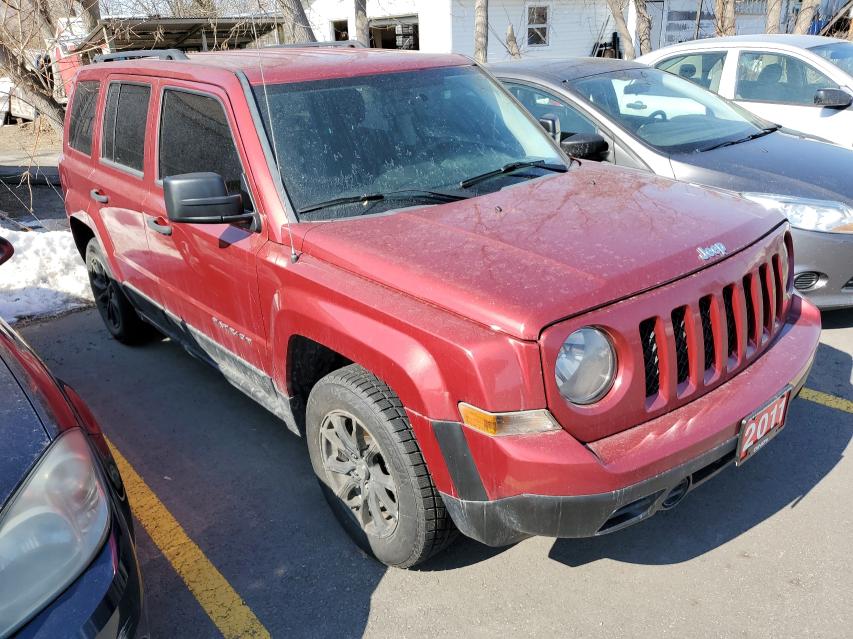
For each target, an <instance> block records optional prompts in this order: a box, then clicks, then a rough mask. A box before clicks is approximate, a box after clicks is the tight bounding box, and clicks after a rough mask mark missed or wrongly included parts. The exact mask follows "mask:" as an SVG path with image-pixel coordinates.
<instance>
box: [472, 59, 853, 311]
mask: <svg viewBox="0 0 853 639" xmlns="http://www.w3.org/2000/svg"><path fill="white" fill-rule="evenodd" d="M489 69H490V71H491V72H492V73H494V74H495V75H496V76H497V77H498V78H499V79H500V80H501V81H502V82H503V83H504V84H505V85H506V86H507V88H508V89H509V90H510V91H511V92H512V93H513V95H515V97H516V98H518V100H519V101H520V102H521V103H522V104H524V106H525V107H527V109H528V110H529V111H531V112H532V113H533V115H534V116H536V117H537V118H539V120H540V122H542V123H543V126H545V127H546V129H549V130H550V131H551V132H552V133H553V135H554V136H555V137H556V138H558V139H559V140H560V142H561V145H562V147H563V149H564V150H565V151H566V152H567V153H568V154H569V155H572V156H574V157H578V158H581V159H589V160H599V161H605V162H611V163H613V164H617V165H620V166H626V167H633V168H636V169H641V170H646V171H652V172H653V173H656V174H657V175H661V176H666V177H671V178H675V179H677V180H683V181H685V182H692V183H695V184H702V185H706V186H712V187H718V188H723V189H727V190H731V191H736V192H738V193H741V194H743V195H744V197H747V198H748V199H750V200H753V201H755V202H757V203H759V204H761V205H763V206H765V207H767V208H772V209H775V210H778V211H780V212H781V213H783V214H785V215H786V216H787V217H788V219H789V220H790V222H791V225H792V227H794V242H795V254H796V267H795V286H796V287H797V289H798V290H800V291H801V292H802V293H804V294H806V295H808V297H809V298H810V299H811V300H812V301H813V302H815V303H816V304H817V305H818V306H820V307H821V308H823V309H828V308H839V307H846V306H853V151H850V150H847V149H844V148H842V147H839V146H835V145H833V144H829V143H827V142H823V141H820V140H817V139H814V138H808V137H806V136H803V135H802V134H799V133H796V132H793V131H788V130H784V129H781V128H780V127H778V126H776V125H773V124H771V123H769V122H765V121H763V120H760V119H758V118H757V117H756V116H754V115H751V114H749V113H747V112H746V111H744V110H743V109H741V108H740V107H738V106H737V105H735V104H733V103H731V102H729V101H727V100H725V99H724V98H721V97H719V96H718V95H715V94H713V93H711V92H710V91H707V90H706V89H704V88H702V87H699V86H697V85H695V84H693V83H690V82H688V81H686V80H683V79H682V78H679V77H677V76H674V75H671V74H668V73H665V72H663V71H659V70H657V69H652V68H649V67H646V66H644V65H642V64H638V63H635V62H627V61H624V60H606V59H595V58H577V59H570V58H569V59H562V60H546V61H543V60H520V61H516V62H507V63H502V64H495V65H490V67H489Z"/></svg>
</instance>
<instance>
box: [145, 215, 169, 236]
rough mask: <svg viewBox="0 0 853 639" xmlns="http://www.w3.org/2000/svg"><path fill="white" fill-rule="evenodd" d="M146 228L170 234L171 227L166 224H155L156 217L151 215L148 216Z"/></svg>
mask: <svg viewBox="0 0 853 639" xmlns="http://www.w3.org/2000/svg"><path fill="white" fill-rule="evenodd" d="M148 228H150V229H151V230H152V231H157V232H158V233H160V235H171V234H172V227H171V226H169V225H168V224H157V219H156V218H153V217H149V218H148Z"/></svg>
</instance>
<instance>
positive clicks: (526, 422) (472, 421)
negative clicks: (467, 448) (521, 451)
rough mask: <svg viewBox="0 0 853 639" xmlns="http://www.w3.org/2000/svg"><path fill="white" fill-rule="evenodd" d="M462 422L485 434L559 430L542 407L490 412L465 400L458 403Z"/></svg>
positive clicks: (552, 418) (523, 433)
mask: <svg viewBox="0 0 853 639" xmlns="http://www.w3.org/2000/svg"><path fill="white" fill-rule="evenodd" d="M459 414H460V415H461V416H462V423H463V424H465V425H466V426H468V427H469V428H473V429H474V430H478V431H480V432H481V433H486V435H491V436H493V437H494V436H498V435H529V434H531V433H546V432H548V431H556V430H560V425H559V424H558V423H557V421H556V420H555V419H554V417H553V416H552V415H551V413H550V412H549V411H547V410H544V409H539V410H521V411H515V412H511V413H490V412H489V411H486V410H482V409H480V408H477V407H476V406H471V404H466V403H465V402H460V403H459Z"/></svg>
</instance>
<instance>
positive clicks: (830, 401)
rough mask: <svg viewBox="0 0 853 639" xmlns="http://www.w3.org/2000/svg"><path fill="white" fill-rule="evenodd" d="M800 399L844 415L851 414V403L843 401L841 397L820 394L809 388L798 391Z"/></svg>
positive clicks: (847, 400)
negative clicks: (838, 411)
mask: <svg viewBox="0 0 853 639" xmlns="http://www.w3.org/2000/svg"><path fill="white" fill-rule="evenodd" d="M800 397H802V398H803V399H807V400H809V401H810V402H815V403H816V404H821V405H823V406H827V407H829V408H834V409H836V410H843V411H844V412H845V413H853V402H851V401H850V400H849V399H844V398H843V397H836V396H835V395H830V394H829V393H821V392H820V391H816V390H812V389H811V388H804V389H803V390H802V391H800Z"/></svg>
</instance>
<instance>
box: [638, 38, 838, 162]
mask: <svg viewBox="0 0 853 639" xmlns="http://www.w3.org/2000/svg"><path fill="white" fill-rule="evenodd" d="M637 61H638V62H642V63H644V64H648V65H650V66H653V67H656V68H658V69H662V70H664V71H669V72H671V73H674V74H676V75H680V76H681V77H683V78H685V79H687V80H690V81H692V82H695V83H696V84H699V85H701V86H703V87H705V88H706V89H710V90H711V91H714V92H715V93H719V94H720V95H721V96H723V97H724V98H728V99H730V100H734V101H735V102H736V103H738V104H739V105H741V106H742V107H744V108H745V109H747V110H749V111H751V112H752V113H755V114H756V115H758V116H759V117H761V118H763V119H765V120H767V121H769V122H773V123H775V124H780V125H782V126H784V127H787V128H789V129H794V130H797V131H801V132H803V133H807V134H810V135H814V136H817V137H820V138H823V139H826V140H829V141H831V142H835V143H836V144H840V145H842V146H846V147H851V146H853V106H851V105H853V42H848V41H847V40H839V39H836V38H824V37H821V36H811V35H788V34H774V35H749V36H731V37H726V38H707V39H703V40H693V41H691V42H682V43H681V44H676V45H673V46H670V47H665V48H663V49H658V50H657V51H653V52H651V53H648V54H646V55H644V56H641V57H640V58H638V59H637Z"/></svg>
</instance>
